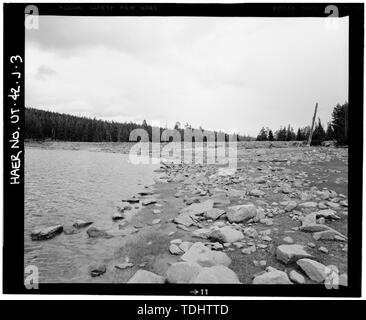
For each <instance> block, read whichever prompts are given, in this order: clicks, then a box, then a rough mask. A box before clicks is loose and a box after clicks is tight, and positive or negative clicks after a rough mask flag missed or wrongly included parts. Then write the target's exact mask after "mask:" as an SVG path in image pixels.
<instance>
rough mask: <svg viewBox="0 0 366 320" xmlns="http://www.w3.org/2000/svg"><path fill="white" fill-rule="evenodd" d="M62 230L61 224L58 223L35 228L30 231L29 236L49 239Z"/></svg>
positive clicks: (35, 238) (37, 238) (34, 238)
mask: <svg viewBox="0 0 366 320" xmlns="http://www.w3.org/2000/svg"><path fill="white" fill-rule="evenodd" d="M62 230H63V226H62V225H60V224H58V225H55V226H50V227H43V228H37V229H35V230H33V231H32V233H31V238H32V240H46V239H51V238H53V237H55V236H56V235H58V234H59V233H61V232H62Z"/></svg>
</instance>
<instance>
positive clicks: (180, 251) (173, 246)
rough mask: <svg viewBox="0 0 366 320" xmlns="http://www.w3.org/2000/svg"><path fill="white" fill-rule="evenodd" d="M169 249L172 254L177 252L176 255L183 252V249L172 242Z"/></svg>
mask: <svg viewBox="0 0 366 320" xmlns="http://www.w3.org/2000/svg"><path fill="white" fill-rule="evenodd" d="M169 251H170V253H171V254H175V255H178V254H182V253H183V251H182V250H181V249H180V248H179V247H178V246H177V245H176V244H174V243H172V244H171V245H170V246H169Z"/></svg>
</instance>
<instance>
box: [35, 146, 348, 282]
mask: <svg viewBox="0 0 366 320" xmlns="http://www.w3.org/2000/svg"><path fill="white" fill-rule="evenodd" d="M347 158H348V157H347V149H335V148H283V149H282V148H281V149H276V151H274V150H271V149H268V148H263V149H254V150H247V149H242V150H240V152H239V155H238V160H239V162H238V169H237V171H236V172H235V173H233V174H230V173H228V172H227V171H226V170H225V169H224V168H222V167H221V166H218V165H199V164H198V165H193V164H190V165H187V164H183V163H180V164H173V163H168V162H166V163H162V164H161V166H160V169H159V170H158V171H159V179H158V181H157V182H156V184H155V185H154V187H153V188H146V190H145V191H143V192H141V193H140V194H137V195H136V196H135V197H132V198H131V199H121V200H123V201H122V202H121V206H119V207H118V208H116V213H115V214H113V216H112V217H111V219H113V221H115V223H116V224H117V226H118V228H117V229H118V230H117V231H116V230H111V231H110V230H100V229H99V228H97V227H94V226H93V225H91V224H92V221H81V220H80V221H75V223H74V224H73V225H72V227H65V226H53V227H48V228H47V229H43V230H35V232H34V233H32V239H33V240H42V239H49V238H52V237H54V236H57V235H58V234H59V233H60V232H64V233H70V234H72V233H74V232H83V230H84V229H85V232H86V233H87V235H88V236H89V237H92V238H98V241H108V239H111V238H114V239H116V238H117V239H120V241H118V247H117V248H114V250H115V252H116V257H115V259H113V260H109V261H101V262H100V263H99V264H93V265H90V266H88V272H89V274H90V277H91V278H93V279H95V281H97V282H115V283H121V282H123V283H125V282H128V283H237V284H240V283H244V284H248V283H250V284H313V283H324V284H325V285H347V219H348V201H347V181H348V180H347V168H348V167H347V166H348V163H347ZM135 204H139V205H140V206H141V207H142V209H141V210H140V212H138V214H136V215H134V216H132V217H131V218H130V219H126V213H127V212H128V211H129V209H131V207H132V206H134V205H135ZM111 250H112V248H111Z"/></svg>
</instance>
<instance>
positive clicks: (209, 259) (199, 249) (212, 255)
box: [181, 242, 231, 267]
mask: <svg viewBox="0 0 366 320" xmlns="http://www.w3.org/2000/svg"><path fill="white" fill-rule="evenodd" d="M181 259H182V260H183V261H187V262H194V263H198V264H199V265H201V266H203V267H211V266H216V265H220V264H222V265H224V266H226V267H227V266H229V265H230V263H231V259H230V258H229V257H228V256H227V254H226V253H224V252H219V251H213V250H211V249H209V248H207V247H205V246H204V245H203V244H202V243H201V242H196V243H194V244H193V245H192V246H191V247H190V248H189V250H188V251H187V252H186V253H185V254H184V255H183V256H182V257H181Z"/></svg>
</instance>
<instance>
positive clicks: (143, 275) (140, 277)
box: [127, 269, 165, 283]
mask: <svg viewBox="0 0 366 320" xmlns="http://www.w3.org/2000/svg"><path fill="white" fill-rule="evenodd" d="M164 282H165V278H164V277H162V276H159V275H157V274H155V273H153V272H150V271H146V270H142V269H140V270H137V272H136V273H135V274H134V275H133V276H132V277H131V278H130V279H129V280H128V281H127V283H164Z"/></svg>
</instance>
